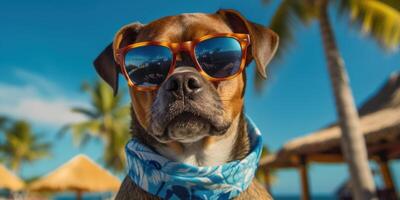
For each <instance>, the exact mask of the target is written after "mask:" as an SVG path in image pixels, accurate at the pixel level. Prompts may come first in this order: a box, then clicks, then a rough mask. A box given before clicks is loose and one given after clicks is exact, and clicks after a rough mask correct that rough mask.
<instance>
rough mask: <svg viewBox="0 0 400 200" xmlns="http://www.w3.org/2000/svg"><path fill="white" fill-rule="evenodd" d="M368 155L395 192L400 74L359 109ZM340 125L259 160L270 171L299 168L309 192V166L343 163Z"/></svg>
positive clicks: (399, 142)
mask: <svg viewBox="0 0 400 200" xmlns="http://www.w3.org/2000/svg"><path fill="white" fill-rule="evenodd" d="M358 112H359V115H360V123H361V129H362V133H363V135H364V137H365V142H366V145H367V150H368V156H369V158H370V159H374V160H376V161H377V162H378V163H379V165H380V168H381V172H382V175H383V178H384V182H385V185H386V187H387V188H390V189H393V190H394V189H395V187H394V185H393V180H392V176H391V172H390V170H389V168H388V165H387V162H388V160H390V159H399V158H400V73H399V72H397V73H393V74H392V75H391V77H390V78H389V80H388V81H387V82H386V83H385V84H384V86H383V87H382V88H381V89H380V90H379V91H378V92H377V93H376V94H375V95H373V96H372V97H371V98H369V99H368V100H367V101H366V102H365V103H364V104H363V105H362V106H361V107H360V109H359V110H358ZM340 137H341V130H340V127H339V126H338V125H337V124H332V125H329V126H327V127H325V128H323V129H321V130H319V131H317V132H314V133H310V134H308V135H305V136H302V137H299V138H296V139H293V140H291V141H289V142H287V143H286V144H285V145H284V146H283V147H282V148H281V149H280V150H279V151H278V152H277V153H276V154H274V155H270V156H268V157H266V158H264V159H262V160H261V161H260V165H261V166H267V167H269V168H285V167H297V168H299V171H300V174H301V176H302V182H303V187H305V188H303V191H305V192H306V190H308V186H307V185H308V180H307V168H306V165H307V163H310V162H324V163H330V162H344V158H343V155H342V152H341V145H340V141H341V140H340Z"/></svg>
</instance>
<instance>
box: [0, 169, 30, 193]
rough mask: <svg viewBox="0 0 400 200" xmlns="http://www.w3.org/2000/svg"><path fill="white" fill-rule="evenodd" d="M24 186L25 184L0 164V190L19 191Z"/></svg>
mask: <svg viewBox="0 0 400 200" xmlns="http://www.w3.org/2000/svg"><path fill="white" fill-rule="evenodd" d="M24 186H25V184H24V182H23V181H22V180H21V179H20V178H18V177H17V176H16V175H15V174H13V173H12V172H10V171H9V170H7V168H5V167H4V166H3V165H1V164H0V189H3V188H5V189H9V190H11V191H19V190H22V189H23V188H24Z"/></svg>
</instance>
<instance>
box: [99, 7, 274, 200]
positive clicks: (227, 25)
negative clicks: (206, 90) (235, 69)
mask: <svg viewBox="0 0 400 200" xmlns="http://www.w3.org/2000/svg"><path fill="white" fill-rule="evenodd" d="M229 32H236V33H248V34H250V39H251V49H250V50H249V51H248V55H247V58H248V60H247V64H248V63H250V61H251V60H252V59H254V60H255V61H256V65H257V70H258V72H259V73H260V74H261V75H263V76H265V74H266V73H265V66H266V65H267V64H268V62H269V61H270V59H271V58H272V56H273V54H274V53H275V51H276V48H277V45H278V37H277V35H276V34H275V33H273V32H272V31H271V30H269V29H267V28H264V27H262V26H260V25H258V24H254V23H252V22H249V21H247V20H245V19H244V18H243V17H242V16H241V15H240V14H239V13H237V12H235V11H231V10H220V11H218V12H217V13H216V14H183V15H178V16H170V17H165V18H162V19H159V20H156V21H154V22H152V23H150V24H148V25H142V24H140V23H134V24H130V25H127V26H125V27H123V28H122V29H121V30H120V31H118V32H117V34H116V36H115V38H114V42H113V44H112V45H110V46H112V47H113V48H114V50H115V49H118V48H121V47H124V46H126V45H129V44H132V43H134V42H141V41H168V42H184V41H189V40H193V39H195V38H199V37H201V36H203V35H207V34H214V33H229ZM110 46H109V47H108V48H107V49H106V50H105V51H104V52H103V53H102V54H101V55H100V56H99V58H98V59H96V61H95V66H96V70H97V71H98V73H99V74H100V75H101V77H102V78H103V79H104V80H105V81H106V82H107V83H109V84H110V86H111V87H113V89H114V91H116V90H117V87H118V85H117V84H116V83H117V81H116V80H115V79H116V78H117V77H116V76H115V72H114V71H111V72H110V70H112V69H109V68H110V67H112V66H110V65H114V68H115V70H116V71H117V70H118V64H117V63H115V62H112V61H110V60H109V57H110ZM111 57H112V55H111ZM114 57H115V55H114ZM182 57H183V55H179V56H178V61H180V59H181V58H182ZM103 63H106V64H107V66H105V64H103ZM104 68H108V69H107V70H104ZM108 74H111V75H108ZM213 84H214V87H215V89H216V91H217V93H218V96H219V98H220V101H221V102H222V107H223V111H224V112H223V117H224V118H226V119H234V118H236V117H237V116H239V117H240V119H239V125H238V130H237V132H234V133H231V134H236V136H235V138H236V139H235V142H234V144H233V148H232V151H231V152H230V156H229V160H228V161H232V160H240V159H242V158H244V157H245V156H246V155H247V154H248V153H249V150H250V144H249V139H248V136H247V130H246V121H245V120H244V114H243V101H244V100H243V96H244V91H245V85H246V73H245V72H243V73H242V74H241V75H239V76H236V77H235V78H233V79H230V80H226V81H222V82H219V83H213ZM130 95H131V99H132V114H131V115H132V125H131V130H132V134H133V137H135V138H137V139H139V140H141V142H142V143H144V144H146V145H148V146H149V147H151V148H153V149H154V150H156V149H157V147H160V146H163V147H167V148H168V149H170V150H172V151H173V152H175V153H176V154H182V153H183V152H184V151H185V147H184V145H183V144H181V143H179V142H174V141H172V142H169V143H167V144H160V143H159V142H158V141H157V140H156V139H154V137H152V136H150V135H149V134H148V131H147V130H148V128H149V126H150V123H151V108H152V105H153V102H154V100H155V98H156V95H157V91H151V92H148V91H146V92H140V91H137V90H135V89H134V88H130ZM224 137H228V135H227V134H223V135H220V136H206V137H204V138H203V139H202V145H203V148H204V149H205V148H207V147H208V146H209V145H212V144H213V143H215V142H216V141H218V140H221V139H222V138H224ZM215 153H216V154H218V152H215ZM116 199H143V200H146V199H148V200H152V199H159V198H157V197H154V196H152V195H150V194H148V193H147V192H145V191H143V190H142V189H141V188H139V187H137V186H135V184H134V183H132V181H131V180H130V178H129V177H128V176H127V177H126V178H125V179H124V181H123V183H122V185H121V188H120V191H119V192H118V194H117V197H116ZM236 199H271V197H270V196H269V194H268V193H267V192H266V190H265V189H264V188H263V187H262V186H260V184H258V183H257V181H256V180H254V181H253V183H252V184H251V185H250V187H249V188H248V189H247V190H246V191H245V192H243V193H242V194H241V195H240V196H238V197H237V198H236Z"/></svg>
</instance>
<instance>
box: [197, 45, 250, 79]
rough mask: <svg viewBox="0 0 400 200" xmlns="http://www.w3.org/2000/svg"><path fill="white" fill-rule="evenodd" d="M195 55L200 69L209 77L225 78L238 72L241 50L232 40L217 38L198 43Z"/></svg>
mask: <svg viewBox="0 0 400 200" xmlns="http://www.w3.org/2000/svg"><path fill="white" fill-rule="evenodd" d="M195 55H196V59H197V61H198V62H199V64H200V66H201V68H202V69H203V70H204V71H205V72H206V73H207V74H208V75H209V76H211V77H214V78H226V77H229V76H232V75H234V74H236V73H237V72H238V71H239V68H240V63H241V60H242V49H241V47H240V43H239V42H238V41H237V40H236V39H234V38H230V37H217V38H211V39H208V40H204V41H202V42H200V43H198V44H197V45H196V48H195Z"/></svg>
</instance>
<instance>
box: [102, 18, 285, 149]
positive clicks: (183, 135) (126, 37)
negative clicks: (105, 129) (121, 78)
mask: <svg viewBox="0 0 400 200" xmlns="http://www.w3.org/2000/svg"><path fill="white" fill-rule="evenodd" d="M217 33H246V34H249V35H250V40H251V43H250V46H249V49H248V51H247V60H246V65H247V64H249V63H250V62H251V61H252V60H253V59H254V61H255V63H256V67H257V70H258V72H259V74H260V75H261V76H263V77H265V76H266V66H267V64H268V63H269V61H270V60H271V58H272V57H273V55H274V53H275V51H276V49H277V46H278V36H277V35H276V34H275V33H274V32H273V31H271V30H269V29H267V28H265V27H263V26H261V25H258V24H255V23H252V22H250V21H248V20H246V19H245V18H244V17H242V16H241V15H240V14H239V13H238V12H236V11H233V10H219V11H218V12H217V13H215V14H182V15H178V16H169V17H165V18H161V19H159V20H156V21H154V22H152V23H149V24H147V25H143V24H140V23H133V24H129V25H127V26H124V27H123V28H121V29H120V30H119V31H118V32H117V33H116V35H115V38H114V41H113V43H112V44H110V45H109V46H108V47H107V48H106V49H105V50H104V51H103V52H102V53H101V54H100V56H99V57H98V58H97V59H96V60H95V67H96V70H97V72H98V73H99V75H100V76H101V77H102V78H103V79H104V80H105V81H106V82H107V83H108V84H109V85H110V86H111V87H112V88H113V90H114V92H115V93H116V92H117V89H118V73H119V72H120V67H119V66H118V64H117V62H116V59H115V58H116V50H117V49H120V48H123V47H125V46H127V45H130V44H132V43H137V42H143V41H166V42H175V43H181V42H185V41H192V40H194V39H197V38H200V37H202V36H204V35H208V34H217ZM194 66H195V64H194V61H193V60H192V59H191V58H190V56H188V55H186V54H185V52H181V53H180V54H179V55H178V56H177V62H176V67H175V69H174V71H173V72H172V73H171V74H170V75H169V76H168V77H167V79H166V80H165V81H163V82H162V84H161V85H160V87H159V88H158V89H157V90H153V91H138V90H136V89H135V88H130V95H131V98H132V107H133V110H134V113H135V116H136V119H137V121H138V122H139V124H140V125H141V126H142V127H143V129H145V130H146V132H147V133H148V134H150V135H151V136H152V137H154V138H155V139H156V140H157V141H159V142H161V143H169V142H181V143H189V142H195V141H198V140H201V139H202V138H204V137H209V136H211V137H212V136H220V135H223V134H224V133H225V132H226V131H227V130H228V129H229V127H230V126H231V123H232V121H233V120H234V119H235V118H236V117H237V116H239V115H240V113H241V112H242V109H243V95H244V90H245V84H246V80H245V78H246V77H245V73H244V72H243V73H242V74H240V75H238V76H235V77H234V78H232V79H229V80H224V81H219V82H215V81H213V82H211V81H209V80H208V79H206V78H205V77H203V76H202V75H201V73H200V72H198V71H197V70H196V68H195V67H194Z"/></svg>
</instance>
